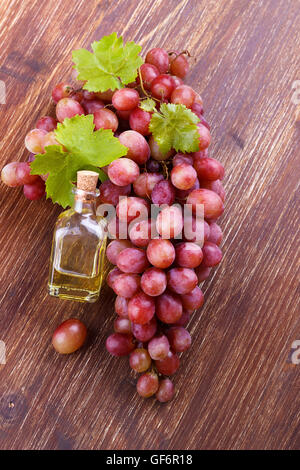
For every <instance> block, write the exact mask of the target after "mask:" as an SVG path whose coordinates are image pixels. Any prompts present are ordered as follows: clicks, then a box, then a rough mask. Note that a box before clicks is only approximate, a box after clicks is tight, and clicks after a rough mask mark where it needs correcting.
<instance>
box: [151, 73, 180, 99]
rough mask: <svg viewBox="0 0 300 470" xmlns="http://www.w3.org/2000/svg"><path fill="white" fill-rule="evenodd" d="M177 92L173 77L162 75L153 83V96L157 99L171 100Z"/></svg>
mask: <svg viewBox="0 0 300 470" xmlns="http://www.w3.org/2000/svg"><path fill="white" fill-rule="evenodd" d="M173 90H175V82H174V80H173V78H172V77H171V75H167V74H162V75H159V76H158V77H156V78H155V79H154V80H153V82H152V83H151V94H152V95H153V96H154V97H155V98H157V99H159V100H160V99H169V98H170V97H171V95H172V92H173Z"/></svg>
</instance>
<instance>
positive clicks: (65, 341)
mask: <svg viewBox="0 0 300 470" xmlns="http://www.w3.org/2000/svg"><path fill="white" fill-rule="evenodd" d="M86 336H87V329H86V326H85V325H84V324H83V323H82V322H81V321H80V320H77V319H76V318H70V319H69V320H66V321H64V322H63V323H62V324H61V325H59V327H57V328H56V330H55V331H54V333H53V336H52V345H53V347H54V349H55V350H56V351H57V352H58V353H60V354H71V353H73V352H75V351H77V349H79V348H81V346H82V345H83V344H84V342H85V340H86Z"/></svg>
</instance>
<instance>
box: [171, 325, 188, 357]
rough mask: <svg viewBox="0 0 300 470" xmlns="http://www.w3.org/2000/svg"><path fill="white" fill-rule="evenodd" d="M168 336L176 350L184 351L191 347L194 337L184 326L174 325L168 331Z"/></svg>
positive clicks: (173, 348) (173, 349)
mask: <svg viewBox="0 0 300 470" xmlns="http://www.w3.org/2000/svg"><path fill="white" fill-rule="evenodd" d="M167 337H168V340H169V343H170V346H171V348H172V351H174V352H183V351H186V350H187V349H189V347H190V346H191V343H192V338H191V335H190V334H189V332H188V331H187V330H186V329H185V328H183V327H182V326H172V327H171V328H169V329H168V331H167Z"/></svg>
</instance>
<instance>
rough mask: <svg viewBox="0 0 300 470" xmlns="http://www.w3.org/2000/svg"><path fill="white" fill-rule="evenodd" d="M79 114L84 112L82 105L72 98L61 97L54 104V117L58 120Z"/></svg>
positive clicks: (61, 120)
mask: <svg viewBox="0 0 300 470" xmlns="http://www.w3.org/2000/svg"><path fill="white" fill-rule="evenodd" d="M81 114H84V109H83V107H82V106H81V104H79V103H78V101H76V100H73V99H72V98H63V99H61V100H60V101H59V102H58V103H57V105H56V117H57V119H58V121H59V122H63V120H64V119H66V118H72V117H74V116H76V115H81Z"/></svg>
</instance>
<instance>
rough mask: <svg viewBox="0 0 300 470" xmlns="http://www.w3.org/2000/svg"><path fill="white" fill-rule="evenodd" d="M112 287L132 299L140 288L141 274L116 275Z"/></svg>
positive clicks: (121, 295) (121, 294)
mask: <svg viewBox="0 0 300 470" xmlns="http://www.w3.org/2000/svg"><path fill="white" fill-rule="evenodd" d="M112 288H113V290H114V292H115V293H116V294H117V295H119V296H120V297H125V298H126V299H130V297H132V296H133V295H135V294H136V293H137V292H138V290H139V288H140V276H138V275H137V274H132V273H122V274H119V275H116V277H115V278H114V279H113V281H112Z"/></svg>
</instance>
